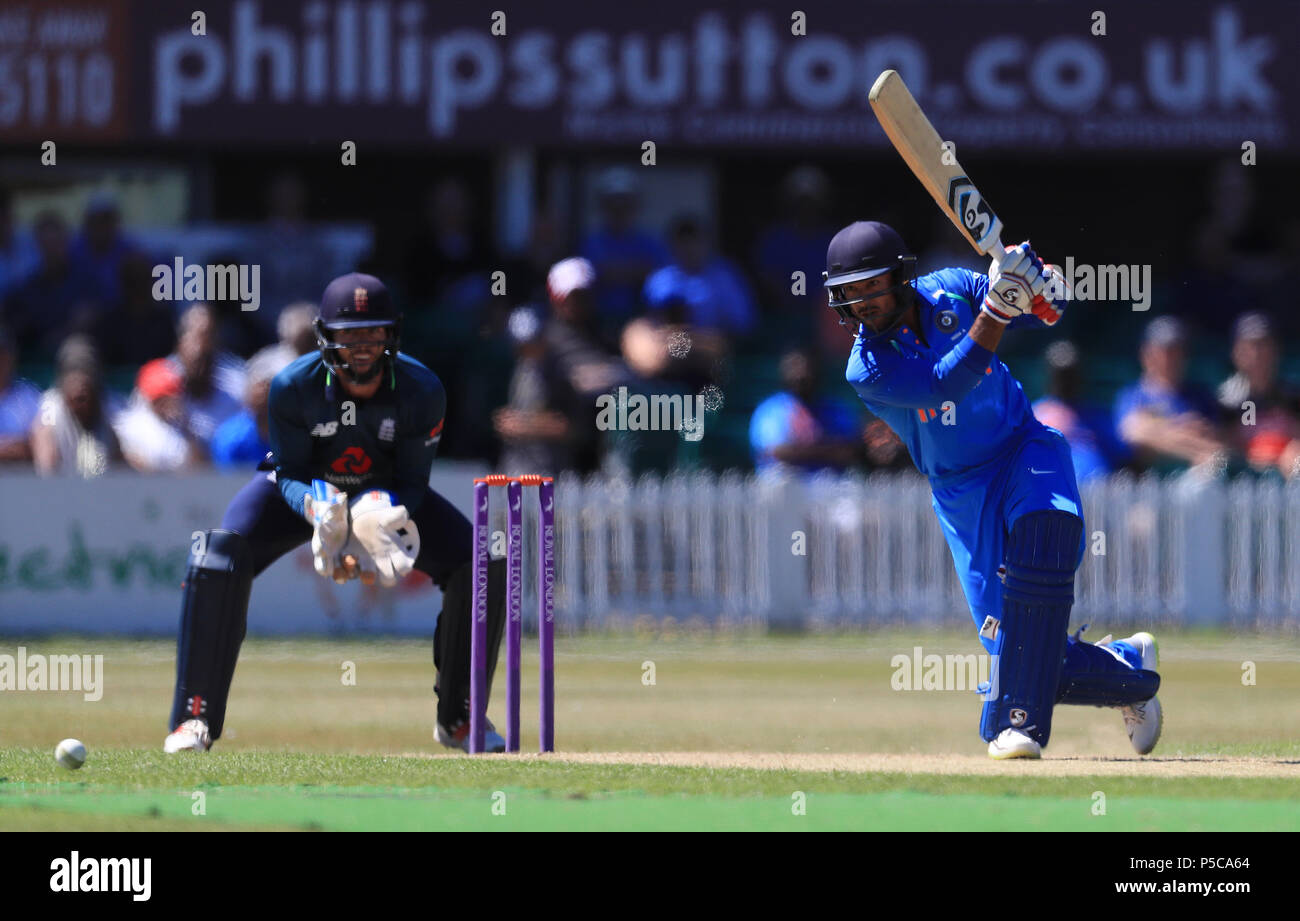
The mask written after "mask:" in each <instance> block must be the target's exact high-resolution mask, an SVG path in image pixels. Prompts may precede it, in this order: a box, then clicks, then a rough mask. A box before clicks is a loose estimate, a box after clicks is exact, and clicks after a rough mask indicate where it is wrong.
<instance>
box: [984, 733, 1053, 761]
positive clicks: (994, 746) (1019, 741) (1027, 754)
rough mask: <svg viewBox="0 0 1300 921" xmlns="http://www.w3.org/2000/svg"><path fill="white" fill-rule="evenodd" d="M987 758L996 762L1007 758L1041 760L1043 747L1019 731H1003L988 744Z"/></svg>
mask: <svg viewBox="0 0 1300 921" xmlns="http://www.w3.org/2000/svg"><path fill="white" fill-rule="evenodd" d="M989 757H990V758H993V759H995V760H997V761H1006V760H1007V759H1009V758H1041V757H1043V746H1041V745H1039V744H1038V743H1037V742H1035V741H1034V740H1033V739H1031V738H1029V736H1027V735H1025V734H1024V733H1023V732H1021V731H1020V730H1019V729H1003V730H1002V731H1001V732H999V733H998V735H997V738H996V739H994V740H993V741H992V742H990V743H989Z"/></svg>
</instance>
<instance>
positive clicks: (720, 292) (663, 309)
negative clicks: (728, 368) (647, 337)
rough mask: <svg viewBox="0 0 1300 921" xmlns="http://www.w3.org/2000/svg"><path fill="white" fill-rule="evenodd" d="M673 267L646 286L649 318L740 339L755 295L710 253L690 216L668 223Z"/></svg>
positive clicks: (724, 262) (749, 325)
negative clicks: (669, 224)
mask: <svg viewBox="0 0 1300 921" xmlns="http://www.w3.org/2000/svg"><path fill="white" fill-rule="evenodd" d="M672 243H673V264H672V265H669V266H666V267H664V268H662V269H660V270H659V271H657V272H655V273H654V274H653V275H651V276H650V277H649V278H648V279H646V283H645V295H644V296H645V302H646V306H647V307H648V308H649V309H650V311H651V314H652V315H653V314H658V315H659V316H658V317H657V319H662V320H665V321H666V322H668V323H680V324H685V325H688V326H693V327H695V328H698V329H703V330H706V331H708V332H715V333H723V334H726V335H732V336H736V335H744V334H746V333H748V332H749V331H750V330H751V329H752V328H753V326H754V321H755V319H756V317H755V311H754V296H753V293H752V292H751V291H750V287H749V283H748V282H747V281H746V280H745V277H744V276H743V275H742V274H741V273H740V271H739V270H738V269H737V268H736V267H735V266H734V265H732V264H731V262H730V261H728V260H727V259H724V258H723V257H721V256H718V255H715V254H714V253H713V252H712V251H711V248H710V246H709V241H708V236H707V234H706V233H705V230H704V227H703V226H702V225H701V224H700V222H699V221H698V220H697V219H696V218H694V217H681V218H678V219H677V220H675V221H674V222H673V229H672Z"/></svg>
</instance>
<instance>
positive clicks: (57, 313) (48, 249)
mask: <svg viewBox="0 0 1300 921" xmlns="http://www.w3.org/2000/svg"><path fill="white" fill-rule="evenodd" d="M35 229H36V244H37V246H38V247H39V248H40V254H41V261H40V267H39V268H38V269H37V271H36V272H35V274H33V275H31V276H29V277H28V278H27V280H26V281H25V282H23V283H22V284H20V285H19V286H18V287H17V288H15V289H14V290H13V291H12V292H10V294H9V297H8V298H7V299H6V303H5V316H6V318H7V324H8V325H9V326H10V327H11V328H12V329H13V332H14V336H15V337H16V338H17V339H18V340H19V341H20V342H22V343H23V346H24V348H26V349H32V350H34V351H36V353H37V356H38V358H40V359H48V358H49V357H52V356H53V355H54V353H55V351H57V349H58V348H59V345H60V344H61V343H62V342H63V341H64V340H65V339H67V338H68V336H70V335H72V334H74V333H78V332H87V331H88V330H90V329H91V328H92V327H93V326H94V323H95V319H96V317H97V316H98V315H99V314H100V313H101V312H102V306H101V304H100V302H99V301H98V300H97V299H96V293H95V284H94V280H93V279H92V278H91V277H90V275H89V274H88V273H87V272H86V271H85V270H84V268H83V267H82V266H81V265H79V264H78V263H76V262H74V261H73V260H72V258H71V251H70V248H69V244H68V227H67V224H66V223H65V222H64V220H63V218H61V217H59V215H58V214H57V213H55V212H53V211H46V212H44V213H42V214H41V215H39V216H38V217H37V218H36V228H35Z"/></svg>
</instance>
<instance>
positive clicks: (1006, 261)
mask: <svg viewBox="0 0 1300 921" xmlns="http://www.w3.org/2000/svg"><path fill="white" fill-rule="evenodd" d="M1048 280H1049V275H1048V273H1047V270H1046V269H1045V268H1044V267H1043V260H1042V259H1039V258H1038V255H1037V254H1036V253H1035V252H1034V251H1033V250H1032V249H1030V247H1029V241H1028V240H1026V241H1025V242H1024V243H1021V244H1020V245H1019V246H1008V247H1007V254H1006V256H1005V257H1004V258H1003V260H1002V264H1001V265H998V262H997V260H994V261H993V264H992V265H991V266H990V267H989V293H988V294H987V295H985V297H984V309H983V312H984V313H987V314H988V315H989V316H991V317H992V318H993V319H995V320H997V321H998V322H999V323H1002V324H1004V325H1005V324H1007V323H1010V322H1011V321H1012V320H1014V319H1015V318H1016V317H1018V316H1020V315H1021V314H1022V313H1028V312H1030V311H1031V310H1032V309H1033V303H1034V298H1036V297H1039V296H1041V295H1042V293H1043V291H1044V289H1045V288H1046V287H1047V283H1048Z"/></svg>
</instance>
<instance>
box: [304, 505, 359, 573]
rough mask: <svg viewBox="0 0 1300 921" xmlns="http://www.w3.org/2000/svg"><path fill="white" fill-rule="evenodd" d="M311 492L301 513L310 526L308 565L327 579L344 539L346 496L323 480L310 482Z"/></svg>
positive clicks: (346, 523)
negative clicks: (309, 562)
mask: <svg viewBox="0 0 1300 921" xmlns="http://www.w3.org/2000/svg"><path fill="white" fill-rule="evenodd" d="M311 489H312V491H311V492H309V493H308V494H307V496H306V497H305V498H304V499H303V512H304V513H305V514H306V516H307V520H308V521H309V522H311V526H312V535H311V555H312V565H314V566H315V567H316V572H317V573H319V574H320V575H321V576H323V577H324V578H326V579H329V578H332V577H333V575H334V567H335V566H336V565H337V561H338V555H339V552H340V551H342V549H343V545H344V544H346V543H347V540H348V494H347V493H345V492H340V491H339V490H338V488H337V487H336V486H333V485H331V484H330V483H327V482H325V481H324V480H312V481H311Z"/></svg>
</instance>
